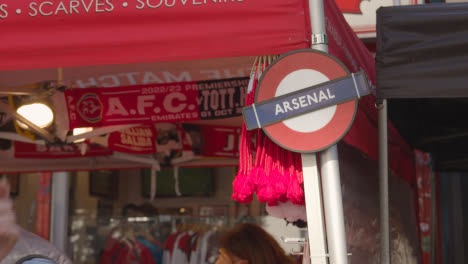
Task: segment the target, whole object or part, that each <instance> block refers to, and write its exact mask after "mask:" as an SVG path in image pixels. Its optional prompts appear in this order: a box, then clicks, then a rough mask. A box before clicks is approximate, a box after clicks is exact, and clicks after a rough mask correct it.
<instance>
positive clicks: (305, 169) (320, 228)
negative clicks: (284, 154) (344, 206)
mask: <svg viewBox="0 0 468 264" xmlns="http://www.w3.org/2000/svg"><path fill="white" fill-rule="evenodd" d="M301 158H302V175H303V177H304V196H305V202H306V213H307V232H308V234H309V243H308V245H309V252H310V254H309V256H310V260H311V262H310V263H312V264H327V263H328V261H327V244H326V243H327V241H326V238H325V228H324V222H323V220H324V217H323V210H322V190H321V188H320V175H319V173H318V167H317V156H316V155H315V153H313V154H302V155H301ZM305 263H308V262H305Z"/></svg>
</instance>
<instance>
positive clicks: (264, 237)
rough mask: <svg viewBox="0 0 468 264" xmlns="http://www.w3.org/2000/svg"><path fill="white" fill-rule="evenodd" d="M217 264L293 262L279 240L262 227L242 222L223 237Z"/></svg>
mask: <svg viewBox="0 0 468 264" xmlns="http://www.w3.org/2000/svg"><path fill="white" fill-rule="evenodd" d="M220 242H221V244H220V248H221V249H220V257H219V259H218V262H216V264H224V263H232V264H293V263H294V261H293V260H292V259H291V258H289V257H288V256H287V255H286V254H285V252H284V250H283V249H282V248H281V247H280V245H279V244H278V242H276V240H275V239H274V238H273V237H272V236H271V235H269V234H268V233H267V232H265V230H263V229H262V228H261V227H259V226H257V225H254V224H248V223H246V224H240V225H238V226H236V227H234V228H233V229H231V230H229V231H227V232H226V233H225V234H224V235H223V236H222V237H221V241H220Z"/></svg>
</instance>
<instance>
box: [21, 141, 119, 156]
mask: <svg viewBox="0 0 468 264" xmlns="http://www.w3.org/2000/svg"><path fill="white" fill-rule="evenodd" d="M13 144H14V147H15V158H37V159H59V158H79V157H98V156H110V155H112V150H109V149H107V148H104V147H101V146H98V145H90V146H89V148H88V150H87V151H86V153H85V154H84V155H82V154H81V151H80V150H79V148H78V146H76V145H63V146H59V145H50V146H45V145H38V144H31V143H25V142H19V141H14V142H13Z"/></svg>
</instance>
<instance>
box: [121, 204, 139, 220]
mask: <svg viewBox="0 0 468 264" xmlns="http://www.w3.org/2000/svg"><path fill="white" fill-rule="evenodd" d="M140 215H141V211H140V208H139V207H138V206H136V205H135V204H127V205H125V206H124V207H123V208H122V217H135V216H140Z"/></svg>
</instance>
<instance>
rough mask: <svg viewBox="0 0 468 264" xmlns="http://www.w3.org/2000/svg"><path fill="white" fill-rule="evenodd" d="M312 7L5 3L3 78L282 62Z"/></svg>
mask: <svg viewBox="0 0 468 264" xmlns="http://www.w3.org/2000/svg"><path fill="white" fill-rule="evenodd" d="M306 4H307V1H306V0H288V1H284V0H255V1H252V0H61V1H42V0H34V1H30V0H6V1H2V2H1V3H0V28H1V36H2V40H1V42H0V58H1V62H0V71H5V70H21V69H41V68H55V67H72V66H90V65H108V64H125V63H142V62H159V61H174V60H194V59H207V58H215V57H238V56H251V55H263V54H281V53H285V52H287V51H291V50H294V49H298V48H306V47H308V46H309V44H308V39H309V35H310V34H308V31H309V26H308V19H307V16H308V15H307V12H306V10H308V9H307V8H305V7H306Z"/></svg>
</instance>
